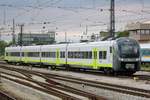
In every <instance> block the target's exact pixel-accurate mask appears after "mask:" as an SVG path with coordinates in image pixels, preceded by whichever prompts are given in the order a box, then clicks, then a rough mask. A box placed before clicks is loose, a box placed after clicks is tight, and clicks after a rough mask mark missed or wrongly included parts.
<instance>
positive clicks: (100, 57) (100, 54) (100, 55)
mask: <svg viewBox="0 0 150 100" xmlns="http://www.w3.org/2000/svg"><path fill="white" fill-rule="evenodd" d="M102 58H103V55H102V51H99V59H102Z"/></svg>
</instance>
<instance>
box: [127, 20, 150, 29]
mask: <svg viewBox="0 0 150 100" xmlns="http://www.w3.org/2000/svg"><path fill="white" fill-rule="evenodd" d="M126 29H127V30H137V29H150V21H146V22H136V23H130V24H128V25H127V26H126Z"/></svg>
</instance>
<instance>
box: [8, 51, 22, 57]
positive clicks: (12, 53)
mask: <svg viewBox="0 0 150 100" xmlns="http://www.w3.org/2000/svg"><path fill="white" fill-rule="evenodd" d="M10 56H16V57H19V56H20V52H10Z"/></svg>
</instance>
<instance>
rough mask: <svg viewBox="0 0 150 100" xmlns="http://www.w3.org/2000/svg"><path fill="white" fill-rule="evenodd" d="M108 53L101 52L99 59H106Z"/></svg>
mask: <svg viewBox="0 0 150 100" xmlns="http://www.w3.org/2000/svg"><path fill="white" fill-rule="evenodd" d="M106 56H107V51H99V59H106Z"/></svg>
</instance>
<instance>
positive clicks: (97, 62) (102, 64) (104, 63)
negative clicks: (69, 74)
mask: <svg viewBox="0 0 150 100" xmlns="http://www.w3.org/2000/svg"><path fill="white" fill-rule="evenodd" d="M110 48H111V43H110V42H103V43H102V42H101V43H100V42H96V43H80V44H70V45H69V46H68V60H67V63H68V64H69V65H71V66H78V67H81V68H92V69H101V68H107V67H109V68H112V66H113V65H112V54H110V52H109V51H110ZM100 56H101V57H100Z"/></svg>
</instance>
